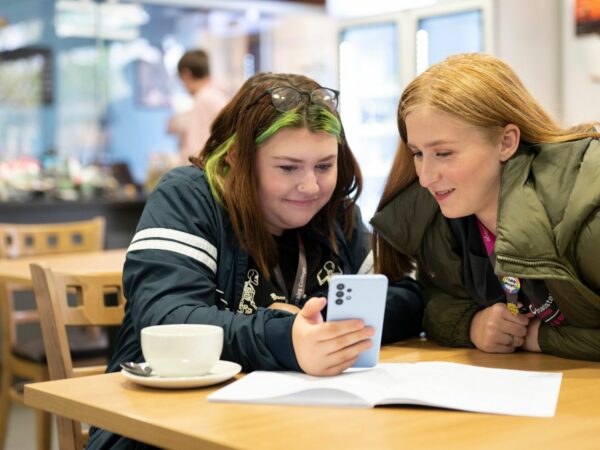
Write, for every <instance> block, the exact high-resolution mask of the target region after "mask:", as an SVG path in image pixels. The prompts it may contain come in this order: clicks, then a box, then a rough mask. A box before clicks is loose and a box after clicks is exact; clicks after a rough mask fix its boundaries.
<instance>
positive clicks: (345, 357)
mask: <svg viewBox="0 0 600 450" xmlns="http://www.w3.org/2000/svg"><path fill="white" fill-rule="evenodd" d="M371 347H373V342H371V340H370V339H367V340H363V341H360V342H357V343H355V344H353V345H351V346H349V347H346V348H343V349H341V350H339V351H337V352H335V353H333V354H330V355H329V356H328V359H327V362H328V363H329V364H331V365H330V366H329V367H327V368H325V369H324V370H323V371H322V373H321V374H322V375H325V376H331V375H337V374H338V373H340V372H343V371H344V370H346V369H347V368H349V367H351V366H352V364H354V362H355V361H356V360H357V359H358V357H359V356H360V354H361V352H364V351H365V350H368V349H369V348H371Z"/></svg>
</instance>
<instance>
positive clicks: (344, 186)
mask: <svg viewBox="0 0 600 450" xmlns="http://www.w3.org/2000/svg"><path fill="white" fill-rule="evenodd" d="M282 85H285V86H291V87H294V88H296V89H298V90H300V91H303V92H310V91H312V90H313V89H315V88H318V87H321V86H319V84H318V83H317V82H315V81H313V80H311V79H310V78H307V77H305V76H302V75H294V74H274V73H259V74H257V75H254V76H253V77H251V78H249V79H248V80H247V81H246V82H245V83H244V85H243V86H242V87H241V88H240V90H239V91H238V92H237V93H236V94H235V96H234V97H233V99H232V100H231V101H230V102H229V103H228V104H227V105H226V106H225V107H224V108H223V110H222V111H221V112H220V113H219V115H218V116H217V117H216V119H215V121H214V122H213V124H212V127H211V134H210V137H209V138H208V141H207V142H206V145H205V146H204V149H203V150H202V152H201V154H200V156H199V158H190V160H191V161H192V162H193V163H194V164H195V165H197V166H198V167H200V168H203V169H205V171H206V173H207V177H208V179H209V183H210V184H211V189H212V192H213V196H215V197H216V198H217V200H219V202H220V203H221V204H222V205H223V207H224V208H225V209H226V210H227V211H228V213H229V217H230V219H231V223H232V225H233V230H234V232H235V235H236V237H237V239H238V241H239V242H240V245H241V246H242V248H244V249H245V250H246V251H247V252H248V253H249V254H250V255H251V256H252V258H253V259H254V261H255V262H256V264H257V265H258V267H259V268H260V270H261V271H262V272H263V273H264V274H265V275H266V276H269V273H270V271H269V268H272V267H274V266H275V265H276V264H277V258H278V255H277V246H276V244H275V240H274V239H273V236H272V235H271V233H270V232H269V230H268V228H267V224H266V221H265V218H264V217H263V214H262V213H261V212H260V211H261V208H260V204H259V200H258V190H257V175H256V167H255V154H256V151H257V150H258V149H259V148H260V146H259V145H257V144H256V142H257V139H258V138H259V137H260V136H262V137H263V138H264V136H265V135H267V136H270V135H271V133H273V134H275V133H277V131H278V130H279V129H281V128H283V127H295V128H307V129H309V130H311V131H314V132H326V133H329V134H332V135H335V136H336V137H337V139H338V157H337V167H338V173H337V183H336V187H335V190H334V192H333V194H332V196H331V199H330V200H329V202H328V203H327V205H326V206H325V207H324V208H323V209H321V210H320V211H319V212H318V213H317V214H316V215H315V217H313V219H312V220H311V221H310V222H309V224H307V227H309V228H310V229H312V230H313V231H314V232H316V233H319V234H321V235H323V236H325V237H326V238H328V239H329V240H330V242H331V245H332V247H333V249H334V251H338V248H337V240H336V238H335V232H334V230H335V223H336V221H337V220H338V219H339V220H340V222H341V224H342V226H343V230H344V232H345V234H346V236H347V237H349V236H350V233H351V231H352V227H353V225H354V208H355V202H356V199H357V198H358V196H359V195H360V192H361V189H362V177H361V173H360V169H359V166H358V163H357V162H356V159H355V158H354V155H353V154H352V151H351V150H350V147H349V146H348V144H347V142H346V139H345V137H344V133H343V129H342V126H341V121H340V118H339V115H338V113H337V112H336V111H330V110H328V109H326V108H324V107H322V106H319V105H315V104H302V106H301V107H299V108H297V109H295V110H294V111H293V113H292V114H291V116H292V120H286V117H288V116H285V115H286V114H288V113H282V112H279V111H277V110H276V109H275V108H274V107H273V104H272V102H271V99H270V96H269V95H264V96H263V94H264V93H265V92H266V91H267V89H269V88H273V87H276V86H282ZM261 96H262V97H261ZM257 99H258V101H257ZM307 103H308V102H307ZM284 116H285V117H284ZM274 124H275V125H276V126H275V127H273V125H274ZM273 129H275V131H272V130H273ZM207 166H210V167H208V168H207Z"/></svg>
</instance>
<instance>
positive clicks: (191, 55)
mask: <svg viewBox="0 0 600 450" xmlns="http://www.w3.org/2000/svg"><path fill="white" fill-rule="evenodd" d="M184 70H189V71H190V73H191V74H192V76H193V77H194V78H206V77H207V76H209V75H210V65H209V63H208V54H207V53H206V52H205V51H204V50H188V51H187V52H185V53H184V54H183V56H182V57H181V59H180V60H179V62H178V63H177V71H178V72H179V73H181V72H183V71H184Z"/></svg>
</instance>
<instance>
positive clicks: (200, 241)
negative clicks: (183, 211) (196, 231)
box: [131, 228, 217, 261]
mask: <svg viewBox="0 0 600 450" xmlns="http://www.w3.org/2000/svg"><path fill="white" fill-rule="evenodd" d="M141 239H171V240H172V241H178V242H182V243H183V244H187V245H191V246H192V247H196V248H199V249H200V250H204V251H205V252H206V253H208V254H209V255H210V256H212V257H213V259H214V260H215V261H216V260H217V248H216V247H215V246H214V245H212V244H211V243H210V242H208V241H207V240H206V239H204V238H201V237H200V236H196V235H193V234H190V233H184V232H183V231H178V230H171V229H169V228H146V229H145V230H141V231H138V232H137V233H135V236H134V237H133V240H132V241H131V242H132V243H134V242H136V241H139V240H141Z"/></svg>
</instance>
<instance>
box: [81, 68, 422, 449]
mask: <svg viewBox="0 0 600 450" xmlns="http://www.w3.org/2000/svg"><path fill="white" fill-rule="evenodd" d="M337 97H338V93H337V92H336V91H334V90H332V89H327V88H324V87H322V86H319V84H317V83H316V82H315V81H313V80H311V79H309V78H306V77H304V76H301V75H288V74H270V73H265V74H258V75H256V76H253V77H252V78H250V79H249V80H248V81H246V83H245V84H244V85H243V86H242V87H241V89H240V90H239V92H238V93H237V94H236V95H235V96H234V98H233V99H232V100H231V101H230V102H229V104H228V105H226V107H225V108H224V109H223V110H222V111H221V112H220V114H219V115H218V116H217V118H216V119H215V121H214V123H213V124H212V130H211V136H210V138H209V139H208V141H207V143H206V145H205V147H204V149H203V150H202V151H201V152H199V155H198V157H197V158H192V162H193V165H192V166H189V167H180V168H177V169H174V170H173V171H171V172H169V173H168V174H167V175H165V176H164V177H163V179H162V180H161V182H160V183H159V185H158V187H157V188H156V190H155V191H154V192H153V193H152V194H151V195H150V197H149V198H148V201H147V204H146V207H145V209H144V213H143V215H142V218H141V220H140V223H139V225H138V228H137V233H136V235H135V237H134V239H133V241H132V243H131V246H130V247H129V251H128V253H127V261H126V263H125V269H124V276H123V282H124V290H125V295H126V297H127V301H128V303H127V311H126V314H125V319H124V322H123V326H122V328H121V331H120V335H119V338H118V341H117V346H116V352H115V354H114V355H113V358H112V361H111V364H110V366H109V370H112V371H115V370H118V366H119V363H121V362H124V361H138V362H139V361H142V360H143V356H142V353H141V349H140V330H141V329H142V328H144V327H146V326H149V325H156V324H172V323H205V324H213V325H219V326H221V327H223V329H224V345H223V353H222V356H221V358H222V359H224V360H228V361H234V362H237V363H239V364H240V365H241V366H242V367H243V370H245V371H251V370H254V369H262V370H298V371H304V372H306V373H309V374H313V375H333V374H337V373H339V372H341V371H343V370H344V369H346V368H347V367H349V366H351V365H352V364H353V362H354V361H355V360H356V359H357V357H358V356H359V354H360V352H361V351H363V350H365V349H367V348H369V347H370V346H371V345H372V344H371V341H370V337H371V336H372V335H373V330H372V329H371V328H368V327H365V326H364V324H363V323H361V322H360V321H358V320H348V321H340V322H323V318H322V315H321V311H322V310H323V307H324V306H325V298H324V295H325V294H326V292H327V282H328V279H329V277H330V276H331V275H333V274H335V273H342V272H343V273H360V272H362V273H364V272H369V271H371V270H372V257H371V251H370V245H369V233H368V232H367V230H366V228H365V227H364V225H363V223H362V219H361V217H360V212H359V209H358V207H356V205H355V200H356V197H357V196H358V194H359V193H360V189H361V176H360V171H359V168H358V166H357V163H356V160H355V159H354V156H353V155H352V152H351V151H350V148H349V147H348V144H347V142H346V140H345V137H344V133H343V129H342V124H341V122H340V118H339V115H338V112H337ZM422 309H423V306H422V303H421V296H420V292H419V289H418V286H417V285H416V283H415V282H414V281H412V280H410V279H404V280H400V281H398V282H397V283H394V284H392V285H390V288H389V292H388V302H387V307H386V318H385V320H384V329H383V340H384V341H386V342H390V341H393V340H398V339H401V338H405V337H408V336H411V335H415V334H417V333H419V332H420V330H421V319H422ZM127 445H128V443H127V442H125V439H124V438H121V437H119V436H116V435H113V434H110V433H108V432H105V431H101V430H94V431H93V432H92V433H91V438H90V443H89V448H94V449H95V448H113V446H116V447H117V448H128V447H127ZM121 446H123V447H121ZM136 448H138V447H136Z"/></svg>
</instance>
